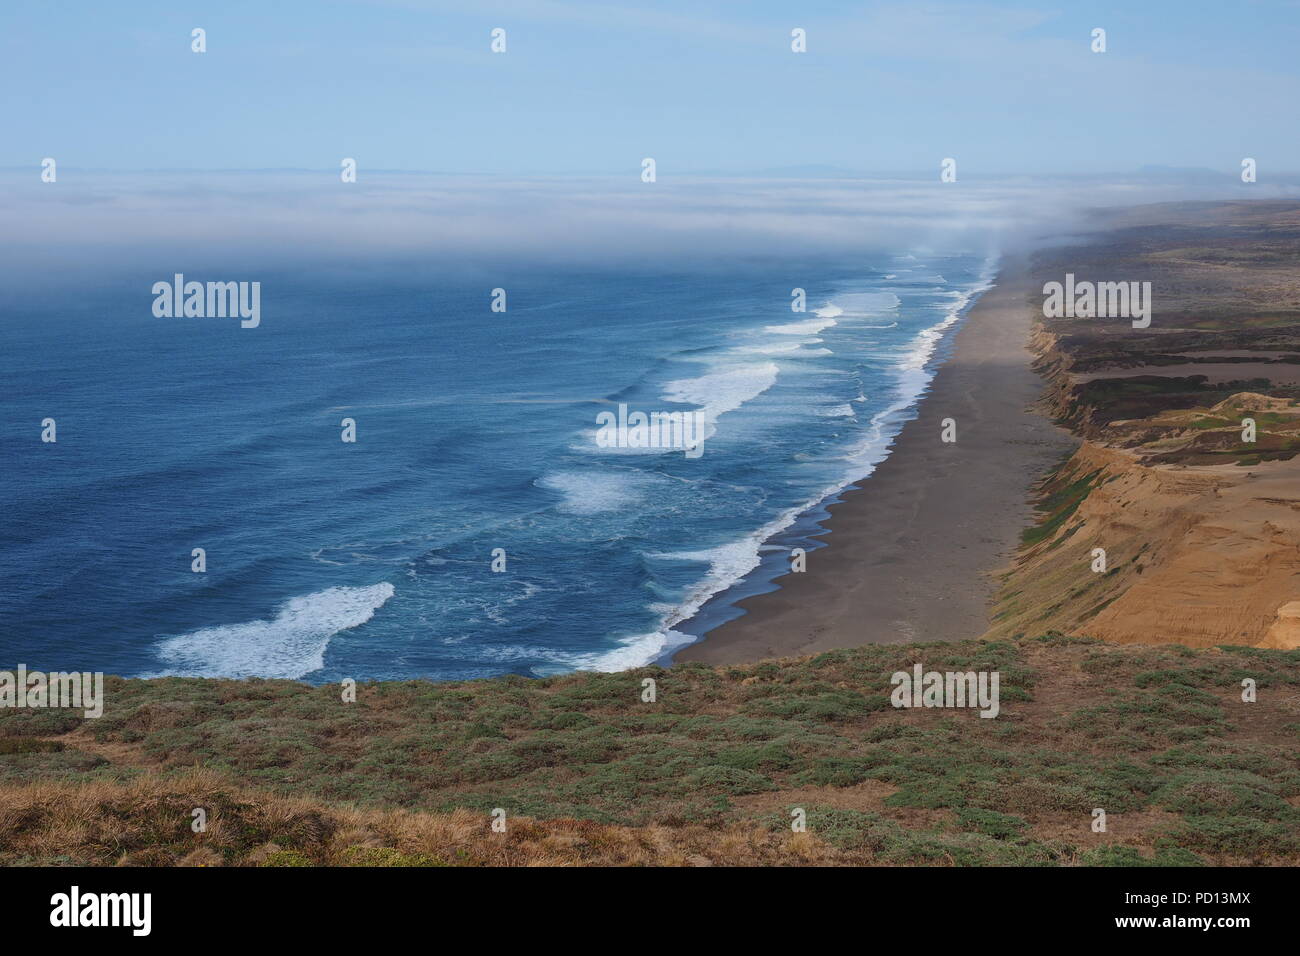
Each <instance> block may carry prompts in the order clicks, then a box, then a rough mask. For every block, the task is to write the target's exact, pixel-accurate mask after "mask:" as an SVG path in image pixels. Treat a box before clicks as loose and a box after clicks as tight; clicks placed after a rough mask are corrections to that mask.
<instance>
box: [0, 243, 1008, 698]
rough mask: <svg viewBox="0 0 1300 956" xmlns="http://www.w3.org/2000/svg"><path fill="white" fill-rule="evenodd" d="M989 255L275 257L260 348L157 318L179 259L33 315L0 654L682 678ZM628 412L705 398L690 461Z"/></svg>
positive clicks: (883, 437)
mask: <svg viewBox="0 0 1300 956" xmlns="http://www.w3.org/2000/svg"><path fill="white" fill-rule="evenodd" d="M991 269H992V263H991V262H989V261H986V260H985V259H984V258H983V257H981V256H976V255H943V256H939V255H924V254H922V253H920V252H917V253H914V254H904V255H884V254H882V255H880V256H878V257H876V258H875V259H874V260H872V259H862V258H857V259H855V260H853V261H844V262H833V263H826V262H823V263H818V264H816V265H807V266H800V267H799V268H797V269H791V268H789V267H788V264H785V265H779V264H772V263H762V262H754V263H749V264H742V265H736V266H735V267H733V268H730V269H728V270H724V271H712V272H709V273H708V274H701V273H666V274H653V273H645V272H643V273H638V274H627V273H626V272H622V273H616V272H612V271H592V272H581V273H579V272H566V271H562V270H555V269H550V270H536V271H529V270H512V271H511V273H510V276H509V279H508V281H507V280H505V279H502V280H500V281H489V282H485V281H484V280H483V279H482V277H481V276H477V275H475V276H472V277H471V276H464V277H457V276H455V275H445V274H437V273H434V272H432V271H431V270H414V269H412V270H406V271H402V272H395V273H389V274H383V275H376V274H370V273H366V272H364V271H358V272H356V273H353V274H347V273H324V272H323V273H313V272H308V271H303V270H299V271H295V272H284V273H282V274H278V273H275V272H271V271H268V272H266V273H265V274H263V275H260V276H254V277H252V278H260V280H261V281H262V320H261V325H260V326H259V327H258V328H256V329H241V328H240V326H239V323H238V320H235V319H224V318H155V317H154V316H153V314H152V312H151V305H152V301H153V297H152V295H151V294H150V292H149V289H150V286H151V284H152V282H153V281H154V280H157V279H160V278H166V279H170V278H171V272H170V270H166V271H165V272H163V273H160V274H158V275H153V274H152V273H150V274H147V275H146V274H145V273H143V272H142V273H141V274H140V275H139V276H138V277H132V278H131V279H130V280H129V281H128V280H126V279H122V280H121V281H115V282H112V283H105V284H104V285H103V286H102V287H101V288H98V289H97V290H95V294H93V295H87V294H85V292H84V290H77V291H75V292H74V291H71V290H70V291H69V292H68V293H67V294H66V296H60V295H59V294H57V293H54V294H51V295H49V296H46V297H45V298H43V299H41V300H39V301H38V302H35V303H33V304H25V305H22V306H20V307H18V308H17V309H15V310H13V313H14V314H11V315H10V316H9V317H8V319H7V320H6V331H7V343H6V344H7V350H6V352H5V355H4V358H3V359H0V366H2V367H3V380H4V387H3V394H2V396H0V400H2V403H3V424H2V428H3V445H4V476H3V483H2V485H0V511H2V513H3V519H2V524H0V539H2V540H0V545H2V546H0V661H6V662H15V663H16V662H23V663H26V664H28V665H29V666H31V667H36V668H44V669H72V668H76V669H80V670H103V671H107V672H110V673H118V674H125V675H147V674H163V673H165V674H194V675H210V676H218V675H221V676H254V675H255V676H273V677H294V678H304V679H307V680H312V681H325V680H337V679H339V678H341V677H353V678H357V679H365V678H409V677H432V678H436V679H458V678H470V677H479V676H489V675H495V674H502V673H519V674H530V675H540V674H549V673H556V672H563V671H567V670H572V669H576V668H594V669H608V670H613V669H621V668H624V667H630V666H636V665H639V664H642V663H646V662H649V661H652V660H656V659H663V658H665V656H666V655H668V654H670V653H671V652H672V650H674V649H675V648H676V647H679V646H681V644H682V643H684V642H688V641H690V640H692V639H695V638H696V637H698V636H699V634H700V633H701V632H703V631H705V630H707V627H708V626H709V624H710V623H716V622H717V621H719V620H721V619H723V618H724V617H725V616H726V614H727V600H728V596H734V595H735V594H738V593H742V592H743V588H745V587H748V588H749V589H750V590H752V589H753V588H755V587H757V586H761V579H763V578H764V576H767V577H770V574H771V572H772V570H773V569H775V567H776V566H777V562H781V561H784V560H785V554H786V552H785V551H781V552H779V553H778V552H775V551H769V552H766V560H764V555H765V552H764V551H763V550H762V543H763V542H764V541H765V540H767V539H768V538H770V537H771V536H772V535H773V534H777V533H780V532H783V531H784V532H785V533H786V534H787V536H789V535H798V534H801V533H803V532H806V531H807V530H809V529H808V527H807V523H806V521H805V525H804V526H803V527H802V528H801V526H800V525H799V523H798V522H797V520H796V519H797V518H798V517H799V516H800V515H801V514H803V515H808V514H809V513H810V511H809V509H813V508H814V507H815V506H816V505H817V503H818V502H819V501H822V500H823V499H825V498H826V496H827V495H831V494H833V493H834V492H835V491H836V490H837V489H839V488H841V487H842V486H843V485H845V484H846V483H848V482H850V481H853V480H856V479H858V478H861V477H863V476H865V475H866V474H868V473H869V472H870V470H871V468H872V467H873V466H874V464H875V463H876V462H878V461H879V460H880V459H881V458H882V457H883V456H884V455H885V454H886V453H887V447H888V442H889V439H890V438H891V437H892V436H893V435H894V434H896V433H897V430H898V428H900V427H901V425H902V423H903V422H904V421H905V420H906V419H907V418H908V417H909V416H910V414H911V413H912V412H911V410H912V409H913V407H914V405H915V403H916V400H917V399H918V397H919V396H920V395H921V394H922V392H923V391H924V388H925V386H926V384H927V382H928V381H929V378H930V376H931V374H932V372H933V369H934V367H935V365H936V363H937V362H938V361H939V360H940V359H941V357H942V353H943V345H944V342H945V341H946V337H947V336H949V334H950V332H951V329H952V328H953V327H954V325H955V323H956V322H958V321H959V318H960V316H961V314H962V312H963V309H964V308H965V307H966V306H967V305H968V304H969V303H970V302H971V301H972V299H973V297H974V295H975V294H976V293H977V292H978V291H979V290H980V289H982V288H984V287H985V286H986V284H987V282H988V281H989V278H990V275H991ZM190 272H191V273H193V274H192V275H189V276H187V277H189V278H197V279H229V278H249V277H246V276H238V277H232V276H225V275H220V276H216V275H200V274H198V273H199V270H197V269H193V270H190ZM494 285H501V286H504V287H506V288H507V294H508V299H507V302H508V309H507V311H506V312H504V313H494V312H491V311H490V310H489V304H490V290H491V288H492V286H494ZM795 286H799V287H802V288H804V289H805V290H806V293H807V311H805V312H802V313H796V312H792V310H791V308H790V302H791V289H792V288H793V287H795ZM619 403H625V404H626V405H627V406H628V407H629V408H631V409H639V410H643V411H646V412H651V411H673V410H697V411H700V412H701V413H702V415H703V417H704V420H705V421H706V422H707V423H708V432H709V437H708V438H707V440H706V442H705V444H704V451H703V454H702V455H700V456H699V457H694V458H692V457H688V456H687V455H685V454H684V453H683V452H682V451H681V450H674V449H641V450H638V449H617V448H605V447H601V446H600V445H598V444H597V442H596V439H595V433H596V422H597V415H598V414H599V413H600V412H601V411H605V410H612V409H614V408H616V407H617V405H618V404H619ZM45 418H53V419H55V421H56V423H57V442H55V443H45V442H42V441H41V440H40V434H41V422H42V420H43V419H45ZM345 418H351V419H354V420H355V422H356V433H357V440H356V442H355V443H345V442H343V441H341V440H340V433H341V422H342V420H343V419H345ZM815 513H816V512H815V511H814V512H812V514H814V515H815ZM194 548H203V549H204V550H205V552H206V561H207V570H206V572H204V573H194V572H193V571H192V570H191V560H192V559H191V551H192V549H194ZM494 549H502V550H503V551H504V554H505V570H504V571H501V572H498V571H494V570H493V553H494ZM741 582H744V583H743V584H742V587H741V589H740V590H737V589H736V588H733V586H734V585H737V584H738V583H741ZM729 588H730V589H731V590H728V589H729ZM701 608H705V609H706V613H705V614H704V615H701V616H698V617H694V619H692V617H693V615H695V613H696V612H697V611H699V610H700V609H701ZM706 639H707V638H706Z"/></svg>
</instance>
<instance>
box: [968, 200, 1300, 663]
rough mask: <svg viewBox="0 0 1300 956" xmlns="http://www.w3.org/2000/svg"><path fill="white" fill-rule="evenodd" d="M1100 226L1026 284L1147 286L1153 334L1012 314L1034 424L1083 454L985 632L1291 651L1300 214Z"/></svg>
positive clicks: (1264, 211)
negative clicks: (1023, 324) (1047, 425)
mask: <svg viewBox="0 0 1300 956" xmlns="http://www.w3.org/2000/svg"><path fill="white" fill-rule="evenodd" d="M1103 218H1105V219H1107V220H1109V221H1108V222H1107V223H1106V225H1105V229H1104V231H1100V232H1097V233H1093V234H1092V235H1091V236H1090V237H1085V238H1083V239H1081V240H1079V242H1077V243H1073V244H1069V245H1062V246H1058V247H1053V248H1049V249H1044V250H1042V251H1041V252H1040V253H1039V254H1038V255H1037V256H1036V257H1035V258H1034V261H1033V263H1032V265H1031V267H1030V272H1031V281H1030V286H1031V287H1033V288H1035V289H1036V288H1039V287H1040V284H1041V283H1044V282H1046V281H1048V280H1057V281H1059V280H1060V279H1061V278H1062V277H1063V276H1065V275H1067V274H1073V275H1077V276H1079V277H1086V278H1088V279H1093V280H1105V281H1111V280H1127V279H1132V280H1138V279H1140V280H1143V281H1150V282H1151V283H1152V286H1153V289H1154V290H1155V303H1156V305H1155V306H1154V307H1153V312H1152V322H1151V324H1150V326H1149V327H1135V326H1133V325H1132V324H1131V323H1130V322H1127V321H1125V320H1124V319H1123V317H1118V316H1110V317H1105V318H1071V319H1064V318H1048V317H1044V316H1042V297H1040V296H1036V295H1031V296H1029V297H1027V299H1026V308H1029V309H1031V310H1034V311H1035V312H1036V313H1037V314H1038V318H1037V321H1036V325H1035V330H1034V332H1033V335H1032V339H1031V343H1030V345H1031V349H1032V350H1033V351H1034V353H1035V355H1036V361H1035V368H1036V370H1037V371H1038V372H1039V373H1040V374H1041V375H1042V376H1043V378H1044V381H1045V389H1044V392H1043V396H1042V399H1041V401H1040V402H1039V405H1038V407H1039V410H1040V411H1041V412H1042V413H1043V414H1044V415H1046V416H1048V417H1050V418H1051V419H1053V420H1054V421H1056V422H1057V423H1058V424H1060V425H1062V426H1064V427H1066V428H1068V429H1069V430H1070V431H1071V432H1072V433H1073V434H1074V435H1076V436H1077V437H1078V438H1079V439H1080V440H1081V441H1082V444H1081V445H1080V447H1079V448H1078V450H1077V451H1076V452H1075V454H1074V455H1073V456H1072V457H1071V458H1070V459H1068V460H1067V461H1066V462H1064V463H1062V464H1061V465H1060V466H1059V467H1058V468H1057V470H1056V471H1055V472H1054V473H1053V474H1052V475H1050V476H1048V478H1047V479H1045V480H1044V482H1043V484H1042V487H1041V488H1040V492H1041V497H1040V500H1039V501H1038V506H1039V508H1040V509H1041V517H1040V521H1039V522H1038V524H1037V525H1036V526H1035V527H1033V528H1030V529H1027V530H1026V532H1025V535H1024V544H1023V546H1022V548H1021V549H1020V551H1019V553H1018V554H1017V556H1016V558H1015V560H1014V561H1013V563H1012V565H1011V567H1010V568H1008V569H1006V570H1005V571H1004V572H1002V574H1001V587H1000V589H999V593H998V595H997V598H996V600H995V603H994V607H993V609H992V628H991V630H990V632H989V634H990V636H999V637H1004V636H1011V635H1015V634H1027V635H1033V634H1041V633H1043V632H1044V631H1048V630H1059V631H1063V632H1067V633H1070V634H1078V635H1086V636H1091V637H1097V638H1102V639H1104V640H1108V641H1115V642H1119V643H1169V642H1173V643H1179V644H1184V645H1188V646H1191V647H1205V646H1210V645H1215V644H1241V645H1252V646H1260V647H1271V648H1284V649H1293V648H1300V268H1297V265H1296V264H1297V262H1300V230H1298V229H1297V228H1296V224H1297V222H1300V203H1294V202H1287V203H1223V204H1214V205H1209V206H1207V205H1204V204H1199V205H1198V204H1190V205H1189V204H1176V205H1171V206H1154V207H1143V208H1142V209H1140V210H1132V211H1129V212H1119V213H1115V212H1111V213H1107V214H1103ZM1042 287H1043V288H1046V286H1042Z"/></svg>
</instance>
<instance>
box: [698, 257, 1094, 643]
mask: <svg viewBox="0 0 1300 956" xmlns="http://www.w3.org/2000/svg"><path fill="white" fill-rule="evenodd" d="M1038 291H1039V289H1038V288H1035V287H1034V286H1033V285H1032V283H1031V282H1030V279H1029V277H1028V271H1027V264H1026V263H1025V261H1024V260H1022V259H1008V260H1006V261H1005V262H1004V265H1003V269H1002V272H1001V274H1000V275H999V277H998V280H997V282H996V283H995V285H994V287H993V288H992V289H990V290H989V291H988V292H986V293H984V295H983V296H981V298H980V299H979V300H978V301H977V302H976V304H975V305H974V306H973V307H972V309H971V311H970V313H969V314H968V315H967V317H966V319H965V321H964V322H963V323H962V324H961V326H960V327H959V329H958V330H957V332H956V338H955V340H954V347H953V351H952V354H951V355H950V357H949V359H948V361H947V362H945V363H944V364H943V366H942V367H941V368H940V369H939V371H938V373H937V374H936V375H935V378H934V381H933V382H932V384H931V388H930V390H929V392H928V393H927V395H926V396H925V397H924V398H923V400H922V401H921V403H920V406H919V410H918V417H917V418H916V419H915V420H913V421H910V422H908V423H907V424H906V425H905V426H904V427H903V429H902V431H901V433H900V434H899V436H898V438H897V439H896V440H895V442H894V445H893V449H892V450H891V452H890V454H889V457H888V458H886V459H885V461H883V462H882V463H881V464H880V465H879V466H878V467H877V468H876V470H875V472H874V473H873V474H872V475H871V476H870V477H868V478H866V479H864V480H863V481H861V482H859V483H858V484H856V485H854V486H853V487H851V488H850V489H848V490H847V491H846V492H845V493H844V494H843V500H842V501H841V502H839V503H837V504H835V505H832V506H831V509H830V513H831V517H830V519H829V521H828V522H827V524H826V526H827V527H829V528H830V534H829V535H826V536H825V537H824V538H823V539H822V540H823V541H825V542H826V547H824V548H819V549H817V550H815V551H810V552H809V553H808V557H807V570H806V571H805V572H803V573H798V574H795V573H790V574H786V575H784V576H783V577H781V578H779V579H778V583H779V588H778V589H777V590H774V591H771V592H768V593H766V594H759V595H756V596H753V597H750V598H747V599H745V600H743V601H741V602H739V604H738V606H739V607H741V608H743V609H744V610H745V612H746V613H745V614H744V615H743V616H741V617H739V618H737V619H735V620H733V621H729V622H727V623H725V624H723V625H720V626H719V627H717V628H715V629H714V630H712V631H711V632H709V633H708V634H707V635H706V636H705V637H704V639H703V640H702V641H700V642H698V643H696V644H692V645H690V646H689V647H686V648H684V649H682V650H681V651H679V652H678V653H677V654H676V655H675V658H674V659H675V660H676V661H702V662H705V663H708V664H732V663H740V662H747V661H755V660H761V659H763V658H770V657H785V656H791V655H798V654H808V653H815V652H817V651H822V650H829V649H831V648H838V647H853V646H857V645H861V644H877V643H898V642H904V641H956V640H962V639H967V638H973V637H979V636H980V635H982V634H983V633H984V632H985V630H987V628H988V623H989V622H988V606H989V601H990V599H991V597H992V594H993V591H994V585H995V582H994V580H993V578H992V577H991V573H992V572H994V571H996V570H999V569H1001V568H1002V567H1004V566H1006V565H1007V564H1008V563H1009V562H1010V559H1011V556H1012V554H1013V553H1014V551H1015V549H1016V547H1017V545H1018V543H1019V536H1020V532H1021V531H1022V530H1023V529H1024V528H1025V527H1026V526H1028V525H1029V524H1030V523H1031V522H1032V520H1033V512H1032V509H1031V508H1030V506H1029V504H1028V498H1029V495H1030V490H1031V487H1032V485H1033V484H1034V483H1035V482H1036V481H1037V480H1038V479H1039V478H1041V477H1042V476H1043V475H1044V473H1045V472H1046V471H1047V470H1048V469H1049V468H1050V467H1051V466H1052V465H1053V464H1055V463H1056V462H1058V461H1060V460H1061V458H1062V457H1064V456H1065V455H1067V454H1068V453H1069V452H1070V451H1072V450H1073V449H1074V448H1075V447H1076V445H1077V444H1078V443H1077V441H1076V440H1075V439H1073V438H1071V437H1070V436H1069V434H1068V433H1067V432H1065V431H1064V430H1062V429H1059V428H1057V427H1056V426H1054V425H1053V424H1051V422H1049V421H1048V420H1047V419H1046V418H1044V417H1043V416H1042V415H1040V414H1038V413H1036V412H1034V411H1031V410H1030V409H1029V406H1030V405H1031V403H1033V402H1035V401H1036V400H1037V399H1038V398H1039V396H1040V394H1041V392H1042V389H1043V381H1042V379H1041V378H1040V377H1039V376H1038V375H1037V374H1036V373H1035V372H1034V371H1033V370H1032V368H1031V367H1030V363H1031V361H1032V358H1033V357H1032V356H1031V354H1030V352H1029V351H1028V342H1029V333H1030V328H1031V323H1032V321H1033V318H1034V313H1033V310H1032V306H1031V298H1030V296H1031V294H1033V293H1036V292H1038ZM945 418H952V419H955V421H956V425H957V440H956V442H955V443H950V444H949V443H944V442H942V441H941V440H940V433H941V429H942V421H943V419H945Z"/></svg>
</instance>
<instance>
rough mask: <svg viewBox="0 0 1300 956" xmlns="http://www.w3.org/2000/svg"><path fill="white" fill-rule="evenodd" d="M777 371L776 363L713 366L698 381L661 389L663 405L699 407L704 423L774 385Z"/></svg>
mask: <svg viewBox="0 0 1300 956" xmlns="http://www.w3.org/2000/svg"><path fill="white" fill-rule="evenodd" d="M780 371H781V370H780V368H779V367H778V366H777V364H776V363H775V362H749V363H743V364H736V365H731V364H727V365H715V366H713V367H712V368H711V369H710V370H709V371H708V372H706V373H705V374H703V375H701V376H699V377H698V378H684V379H679V380H677V381H675V382H669V383H668V384H667V385H665V386H664V389H663V393H662V395H661V397H662V398H663V400H664V401H665V402H677V403H680V404H682V405H698V406H699V407H700V408H699V410H700V412H701V413H702V414H703V416H704V419H705V421H706V422H708V423H710V424H714V423H716V422H717V420H718V417H719V416H721V415H725V414H726V413H727V412H731V411H735V410H736V409H737V408H740V406H741V405H744V404H745V403H746V402H748V401H750V400H752V399H755V398H757V397H758V396H759V395H762V394H763V393H764V392H766V391H767V390H768V389H769V388H771V387H772V386H773V385H775V384H776V378H777V375H779V374H780Z"/></svg>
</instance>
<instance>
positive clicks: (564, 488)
mask: <svg viewBox="0 0 1300 956" xmlns="http://www.w3.org/2000/svg"><path fill="white" fill-rule="evenodd" d="M536 484H537V486H538V487H540V488H545V489H547V490H548V491H554V492H558V493H559V494H561V495H563V496H564V500H563V501H562V502H560V504H559V506H558V507H559V510H560V511H567V512H569V513H570V514H579V515H589V514H598V513H600V512H602V511H617V510H618V509H619V508H622V507H624V506H625V505H628V504H631V503H632V502H634V501H636V500H638V499H639V498H640V497H641V489H642V488H643V487H644V485H645V484H646V479H645V477H644V476H640V475H634V474H630V473H628V472H620V471H557V472H552V473H550V474H547V475H543V476H542V477H541V478H538V479H537V481H536Z"/></svg>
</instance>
